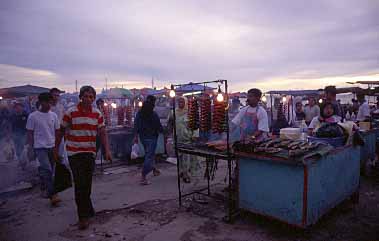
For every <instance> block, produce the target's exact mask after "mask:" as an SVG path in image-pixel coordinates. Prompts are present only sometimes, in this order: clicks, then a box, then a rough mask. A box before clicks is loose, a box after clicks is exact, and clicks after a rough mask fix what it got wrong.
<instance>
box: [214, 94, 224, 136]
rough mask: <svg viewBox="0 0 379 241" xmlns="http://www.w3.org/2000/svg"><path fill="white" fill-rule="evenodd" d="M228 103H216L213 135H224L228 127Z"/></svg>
mask: <svg viewBox="0 0 379 241" xmlns="http://www.w3.org/2000/svg"><path fill="white" fill-rule="evenodd" d="M226 114H227V113H226V102H225V101H222V102H219V101H214V105H213V119H212V131H213V133H222V132H224V131H225V129H226V128H227V127H226Z"/></svg>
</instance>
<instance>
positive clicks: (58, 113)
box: [50, 102, 64, 122]
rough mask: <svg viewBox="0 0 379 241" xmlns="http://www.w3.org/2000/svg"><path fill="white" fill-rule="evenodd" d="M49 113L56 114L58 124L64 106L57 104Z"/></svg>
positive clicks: (61, 118)
mask: <svg viewBox="0 0 379 241" xmlns="http://www.w3.org/2000/svg"><path fill="white" fill-rule="evenodd" d="M50 111H52V112H54V113H55V114H57V116H58V120H59V122H61V121H62V120H63V116H64V106H63V105H62V104H61V103H60V102H58V103H57V104H56V105H55V106H51V109H50Z"/></svg>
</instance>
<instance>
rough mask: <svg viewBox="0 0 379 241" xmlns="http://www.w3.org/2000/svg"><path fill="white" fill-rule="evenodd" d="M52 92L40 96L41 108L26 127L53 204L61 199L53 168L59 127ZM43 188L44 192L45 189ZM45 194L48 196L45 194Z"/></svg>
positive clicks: (31, 115)
mask: <svg viewBox="0 0 379 241" xmlns="http://www.w3.org/2000/svg"><path fill="white" fill-rule="evenodd" d="M51 99H52V96H51V94H50V93H42V94H40V95H39V96H38V101H39V103H40V105H41V108H40V109H39V110H37V111H35V112H33V113H31V114H30V115H29V118H28V121H27V124H26V129H27V135H28V145H29V148H34V152H35V153H36V156H37V158H38V161H39V164H40V166H39V168H38V172H39V175H40V178H41V184H42V186H43V187H44V188H46V189H47V197H48V198H50V202H51V204H52V205H53V206H56V205H57V204H58V203H59V202H60V201H61V200H60V199H59V198H58V196H57V194H56V193H55V191H54V183H53V170H54V166H55V162H54V159H53V148H54V144H55V131H56V130H58V129H59V121H58V117H57V115H56V114H55V113H54V112H51V111H50V101H51ZM44 188H43V190H42V191H43V192H44V191H45V190H44ZM43 196H46V195H45V194H43Z"/></svg>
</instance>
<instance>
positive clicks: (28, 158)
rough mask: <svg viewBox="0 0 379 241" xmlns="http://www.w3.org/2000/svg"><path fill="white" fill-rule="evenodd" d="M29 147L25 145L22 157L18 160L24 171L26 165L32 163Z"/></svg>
mask: <svg viewBox="0 0 379 241" xmlns="http://www.w3.org/2000/svg"><path fill="white" fill-rule="evenodd" d="M29 150H30V148H29V146H28V145H25V146H24V148H23V149H22V152H21V154H20V157H19V158H18V164H19V165H20V167H21V168H22V169H23V170H24V169H25V167H26V165H27V164H28V163H29V162H30V161H31V153H30V151H29Z"/></svg>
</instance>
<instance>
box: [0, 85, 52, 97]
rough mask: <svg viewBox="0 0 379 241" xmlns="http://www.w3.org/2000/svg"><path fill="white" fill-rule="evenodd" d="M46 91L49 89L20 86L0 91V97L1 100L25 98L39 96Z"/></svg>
mask: <svg viewBox="0 0 379 241" xmlns="http://www.w3.org/2000/svg"><path fill="white" fill-rule="evenodd" d="M48 91H49V88H45V87H40V86H35V85H22V86H15V87H9V88H3V89H0V96H1V97H3V98H19V97H25V96H33V95H39V94H41V93H43V92H48Z"/></svg>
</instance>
